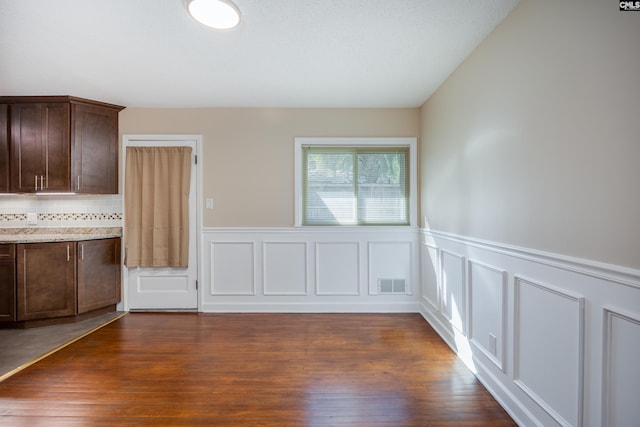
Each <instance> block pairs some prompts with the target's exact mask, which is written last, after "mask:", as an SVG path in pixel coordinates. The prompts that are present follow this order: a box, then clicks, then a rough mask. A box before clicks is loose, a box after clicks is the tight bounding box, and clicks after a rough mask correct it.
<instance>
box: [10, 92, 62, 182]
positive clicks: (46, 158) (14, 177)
mask: <svg viewBox="0 0 640 427" xmlns="http://www.w3.org/2000/svg"><path fill="white" fill-rule="evenodd" d="M69 110H70V108H69V104H63V103H50V104H11V105H10V116H11V130H10V134H11V146H10V147H11V165H12V168H11V191H12V192H14V193H33V192H36V191H39V192H43V191H50V192H69V191H70V187H69V173H70V170H71V167H70V166H71V165H70V157H69V155H70V148H71V147H70V146H69Z"/></svg>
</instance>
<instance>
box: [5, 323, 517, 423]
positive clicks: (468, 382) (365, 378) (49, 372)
mask: <svg viewBox="0 0 640 427" xmlns="http://www.w3.org/2000/svg"><path fill="white" fill-rule="evenodd" d="M0 424H8V425H12V426H35V425H41V426H58V425H60V426H79V425H82V426H137V425H154V426H163V425H166V426H190V425H220V426H513V425H515V423H514V422H513V421H512V420H511V418H509V416H508V415H507V414H506V413H505V411H504V410H503V409H502V408H501V407H500V406H499V405H498V404H497V403H496V401H495V400H494V399H493V398H492V397H491V395H490V394H489V393H488V392H487V391H486V390H485V389H484V388H483V386H482V385H481V384H480V383H479V382H478V380H477V379H476V378H475V377H474V376H473V374H472V373H471V372H470V371H469V370H468V369H467V368H466V367H465V366H464V364H463V363H462V362H461V361H460V360H458V359H457V358H456V356H455V355H454V354H453V353H452V352H451V350H450V349H449V348H448V347H447V346H446V344H444V342H443V341H442V340H441V339H440V338H439V337H438V335H437V334H436V333H435V332H434V331H433V330H432V329H431V328H430V327H429V325H428V324H427V323H426V322H425V321H424V320H423V319H422V317H420V315H418V314H200V315H197V314H159V313H158V314H151V313H144V314H143V313H135V314H129V315H127V316H125V317H123V318H121V319H119V320H117V321H115V322H113V323H111V324H109V325H107V326H105V327H103V328H101V329H100V330H98V331H96V332H94V333H92V334H91V335H89V336H87V337H85V338H83V339H81V340H79V341H77V342H76V343H74V344H72V345H70V346H68V347H65V348H63V349H62V350H60V351H58V352H57V353H55V354H53V355H51V356H49V357H48V358H46V359H44V360H42V361H40V362H38V363H36V364H34V365H33V366H31V367H29V368H27V369H25V370H23V371H21V372H19V373H17V374H16V375H14V376H12V377H10V378H8V379H6V380H5V381H3V382H0Z"/></svg>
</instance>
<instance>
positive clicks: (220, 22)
mask: <svg viewBox="0 0 640 427" xmlns="http://www.w3.org/2000/svg"><path fill="white" fill-rule="evenodd" d="M187 10H189V13H190V14H191V16H193V18H194V19H195V20H196V21H198V22H200V23H201V24H204V25H206V26H207V27H211V28H215V29H217V30H228V29H231V28H233V27H235V26H237V25H238V24H239V23H240V11H239V10H238V8H237V7H236V5H235V4H233V3H232V2H231V1H228V0H187Z"/></svg>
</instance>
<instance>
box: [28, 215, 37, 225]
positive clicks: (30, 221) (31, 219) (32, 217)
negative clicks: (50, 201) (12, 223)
mask: <svg viewBox="0 0 640 427" xmlns="http://www.w3.org/2000/svg"><path fill="white" fill-rule="evenodd" d="M27 225H38V214H37V213H28V214H27Z"/></svg>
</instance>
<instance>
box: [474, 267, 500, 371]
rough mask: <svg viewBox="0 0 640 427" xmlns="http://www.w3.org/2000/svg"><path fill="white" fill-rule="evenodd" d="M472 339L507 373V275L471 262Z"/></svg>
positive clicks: (498, 270) (497, 269) (494, 268)
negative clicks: (505, 364)
mask: <svg viewBox="0 0 640 427" xmlns="http://www.w3.org/2000/svg"><path fill="white" fill-rule="evenodd" d="M468 264H469V267H468V269H467V271H468V277H469V287H468V288H469V299H468V300H469V339H470V340H471V342H472V343H473V344H474V345H475V346H476V347H477V348H478V349H479V350H480V351H482V352H483V353H484V354H485V356H487V357H488V358H489V359H490V360H491V361H492V362H493V363H494V364H495V365H496V366H497V367H498V368H499V369H500V370H504V369H503V366H504V353H505V348H504V347H505V343H506V323H505V320H506V317H507V272H506V271H504V270H501V269H499V268H497V267H492V266H489V265H486V264H483V263H481V262H478V261H474V260H469V263H468Z"/></svg>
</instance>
